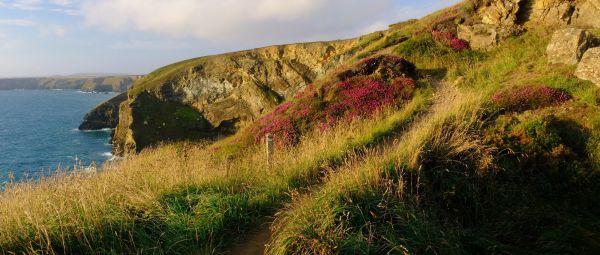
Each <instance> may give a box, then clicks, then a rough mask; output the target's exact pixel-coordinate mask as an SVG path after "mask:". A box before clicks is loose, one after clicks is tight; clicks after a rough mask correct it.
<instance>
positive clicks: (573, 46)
mask: <svg viewBox="0 0 600 255" xmlns="http://www.w3.org/2000/svg"><path fill="white" fill-rule="evenodd" d="M594 40H595V39H594V36H593V35H592V34H591V33H590V32H588V31H585V30H583V29H578V28H565V29H561V30H557V31H556V32H554V35H552V40H551V41H550V44H549V45H548V48H546V54H547V55H548V60H549V61H550V63H553V64H556V63H562V64H570V65H575V64H577V62H579V60H580V59H581V56H582V55H583V53H584V52H585V51H586V50H587V49H588V48H590V47H592V46H593V44H594Z"/></svg>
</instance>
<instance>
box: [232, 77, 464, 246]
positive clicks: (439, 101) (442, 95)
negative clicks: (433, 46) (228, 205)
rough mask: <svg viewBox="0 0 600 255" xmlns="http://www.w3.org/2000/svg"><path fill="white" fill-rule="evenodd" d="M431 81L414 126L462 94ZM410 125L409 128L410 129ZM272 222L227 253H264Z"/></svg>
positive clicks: (389, 142) (381, 147)
mask: <svg viewBox="0 0 600 255" xmlns="http://www.w3.org/2000/svg"><path fill="white" fill-rule="evenodd" d="M429 80H430V82H431V83H432V84H433V86H434V88H435V94H434V95H433V98H432V100H431V105H430V107H429V109H428V110H427V111H425V112H424V113H423V114H422V115H421V116H419V117H418V118H417V119H416V120H414V121H413V124H411V125H410V126H414V125H415V124H416V123H422V122H424V121H427V119H428V118H429V117H430V116H431V115H432V114H434V113H436V112H439V111H444V110H445V109H446V107H447V106H448V104H451V103H452V102H453V101H454V100H457V99H458V97H459V96H460V92H459V91H458V90H457V89H456V88H455V87H453V86H451V85H448V84H446V83H444V82H440V81H435V80H433V79H431V78H429ZM410 126H409V127H408V128H407V129H409V128H410ZM403 133H404V132H401V133H398V134H394V135H392V136H391V137H389V138H386V139H384V140H383V141H381V142H380V143H379V144H378V145H377V146H375V150H376V151H379V152H382V153H383V152H384V151H386V150H388V149H391V147H393V146H395V145H396V143H395V142H394V141H397V139H396V138H400V137H401V136H402V135H403ZM270 227H271V222H266V223H264V224H262V225H261V226H259V227H258V228H257V229H255V230H254V231H251V232H249V233H247V234H246V235H245V237H244V239H242V240H240V242H239V243H238V244H237V245H235V246H234V247H232V248H231V250H229V251H228V252H226V253H225V254H228V255H260V254H264V252H265V246H266V245H267V244H268V243H269V241H270V240H271V228H270Z"/></svg>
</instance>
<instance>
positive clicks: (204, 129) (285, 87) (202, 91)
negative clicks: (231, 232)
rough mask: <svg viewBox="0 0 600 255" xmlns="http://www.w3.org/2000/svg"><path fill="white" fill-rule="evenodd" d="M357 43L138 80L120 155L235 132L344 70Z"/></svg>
mask: <svg viewBox="0 0 600 255" xmlns="http://www.w3.org/2000/svg"><path fill="white" fill-rule="evenodd" d="M357 42H358V40H347V41H334V42H317V43H303V44H291V45H283V46H271V47H266V48H260V49H253V50H247V51H241V52H235V53H228V54H222V55H216V56H209V57H203V58H197V59H192V60H188V61H184V62H180V63H176V64H173V65H170V66H167V67H163V68H161V69H158V70H156V71H154V72H153V73H151V74H149V75H148V76H146V77H144V78H142V79H140V80H139V81H138V82H136V83H135V84H134V86H133V87H132V88H131V89H130V90H129V93H128V94H129V96H128V100H127V101H126V102H125V103H123V104H122V105H121V110H120V115H119V118H120V120H119V125H118V127H117V129H116V132H115V136H114V138H113V141H114V152H115V154H124V153H125V154H127V153H134V152H138V151H140V150H141V149H143V148H145V147H147V146H149V145H152V144H156V143H158V142H160V141H169V140H179V139H188V138H189V139H194V138H207V137H214V136H218V135H222V134H231V133H234V132H235V131H236V130H237V129H238V128H239V127H240V126H242V125H244V124H246V123H249V122H252V121H254V120H255V119H256V118H257V117H259V116H260V115H262V114H263V113H265V112H268V111H269V110H271V109H272V108H273V107H275V106H276V105H277V104H279V103H280V102H282V101H283V100H285V99H288V98H291V97H293V96H294V95H295V94H296V92H298V91H299V90H301V89H303V88H304V87H305V86H306V85H308V84H310V83H312V82H313V81H314V80H315V79H317V78H318V77H321V76H323V75H324V74H325V73H326V72H327V71H328V70H330V69H332V68H334V67H336V66H337V65H338V64H339V63H340V62H341V61H343V60H344V59H345V58H347V57H348V56H349V55H350V53H348V52H351V51H355V50H356V47H354V48H353V46H356V45H355V44H356V43H357ZM346 53H348V55H345V54H346Z"/></svg>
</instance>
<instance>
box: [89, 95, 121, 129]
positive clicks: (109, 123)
mask: <svg viewBox="0 0 600 255" xmlns="http://www.w3.org/2000/svg"><path fill="white" fill-rule="evenodd" d="M125 100H127V92H124V93H121V94H119V95H117V96H115V97H113V98H111V99H109V100H107V101H106V102H103V103H101V104H99V105H98V106H96V107H95V108H94V109H92V110H91V111H90V112H88V113H87V114H86V115H85V117H83V122H82V123H81V125H79V130H100V129H104V128H116V127H117V124H118V123H119V106H120V105H121V103H123V102H125Z"/></svg>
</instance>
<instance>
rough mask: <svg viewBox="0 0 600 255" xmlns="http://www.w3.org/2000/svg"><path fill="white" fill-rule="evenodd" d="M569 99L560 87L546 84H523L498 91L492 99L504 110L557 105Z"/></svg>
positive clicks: (518, 110) (569, 96) (523, 109)
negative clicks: (551, 86)
mask: <svg viewBox="0 0 600 255" xmlns="http://www.w3.org/2000/svg"><path fill="white" fill-rule="evenodd" d="M569 99H571V95H569V94H568V93H567V92H565V91H564V90H561V89H555V88H550V87H548V86H543V85H541V86H534V85H529V86H523V87H514V88H510V89H507V90H503V91H499V92H497V93H496V94H494V95H493V96H492V101H493V102H494V103H495V104H496V105H497V106H498V107H500V108H502V109H503V110H506V111H516V112H520V111H525V110H531V109H537V108H542V107H546V106H552V105H559V104H561V103H564V102H566V101H568V100H569Z"/></svg>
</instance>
